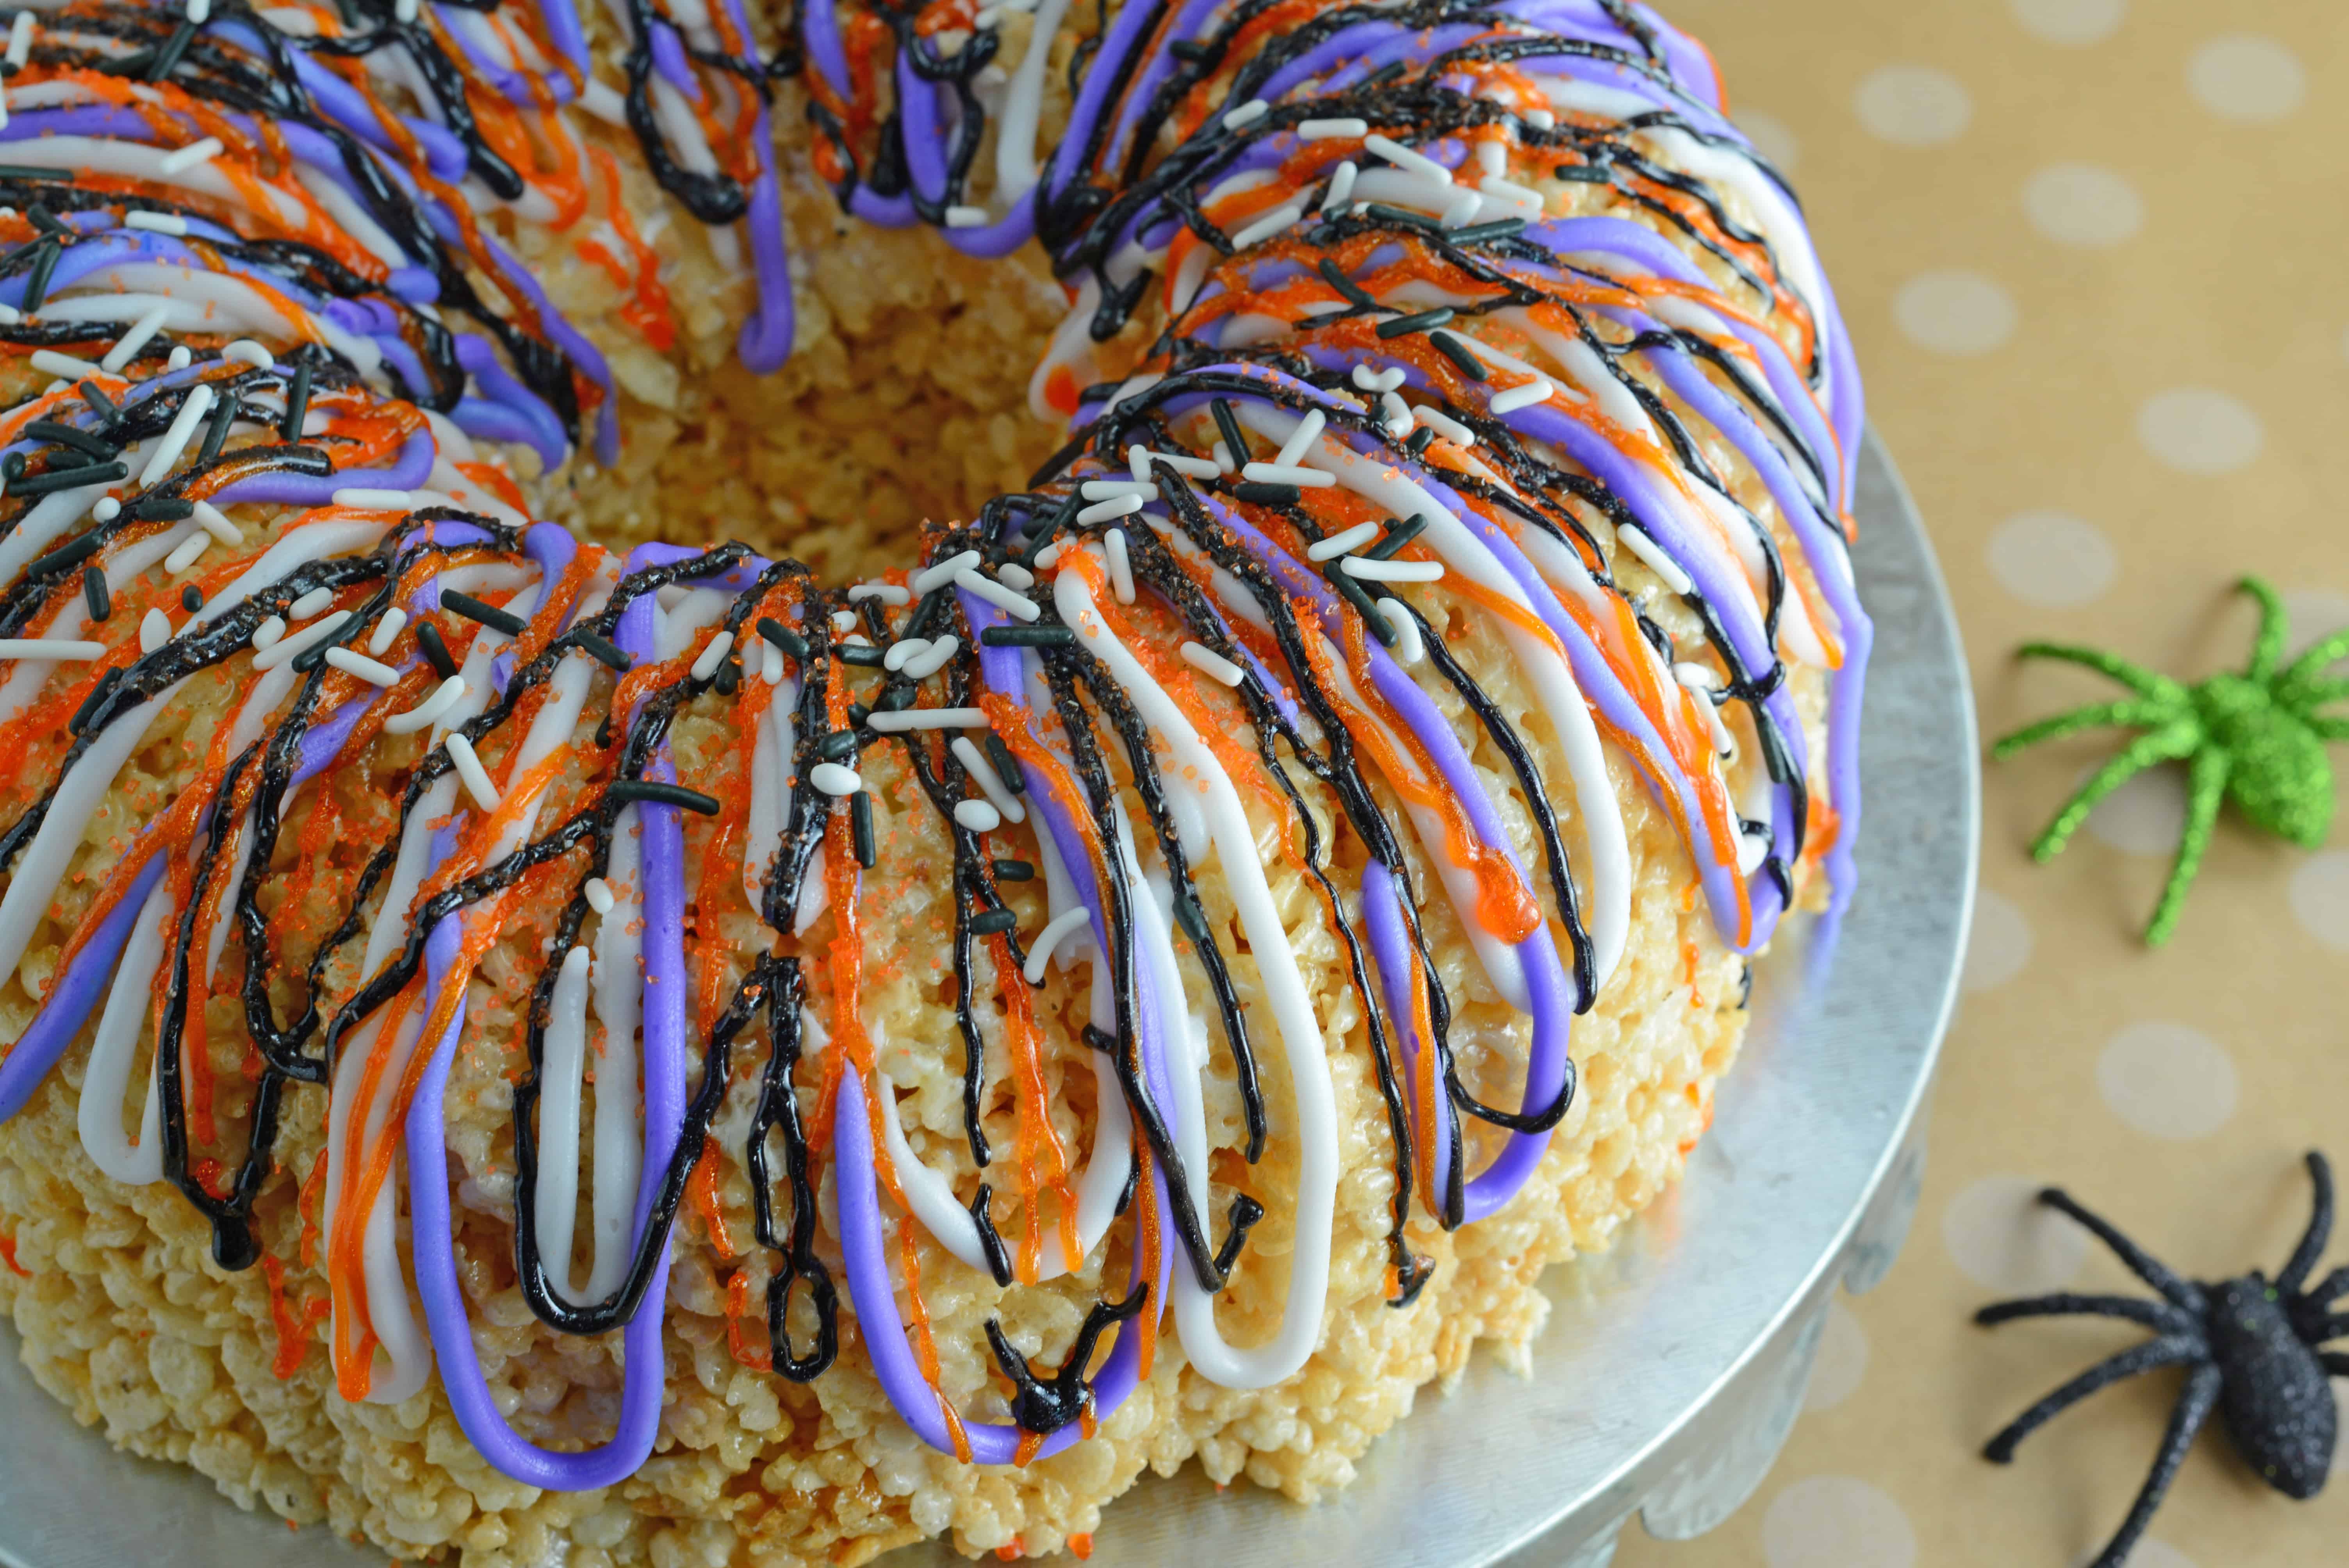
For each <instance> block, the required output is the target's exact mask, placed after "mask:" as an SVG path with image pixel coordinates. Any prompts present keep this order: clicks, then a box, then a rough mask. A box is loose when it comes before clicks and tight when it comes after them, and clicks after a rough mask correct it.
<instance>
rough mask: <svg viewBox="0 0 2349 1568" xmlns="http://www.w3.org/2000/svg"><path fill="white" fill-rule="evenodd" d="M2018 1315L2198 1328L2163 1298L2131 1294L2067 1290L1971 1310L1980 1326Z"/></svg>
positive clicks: (2172, 1331) (2168, 1329)
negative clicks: (2090, 1318)
mask: <svg viewBox="0 0 2349 1568" xmlns="http://www.w3.org/2000/svg"><path fill="white" fill-rule="evenodd" d="M2021 1317H2122V1318H2127V1320H2128V1321H2129V1322H2131V1323H2141V1324H2143V1325H2145V1326H2146V1327H2147V1328H2150V1329H2152V1330H2154V1331H2155V1332H2156V1333H2158V1334H2165V1335H2179V1336H2183V1335H2192V1334H2199V1333H2200V1332H2201V1329H2202V1326H2201V1323H2200V1321H2199V1319H2197V1318H2196V1316H2195V1315H2194V1314H2192V1313H2190V1312H2188V1311H2187V1310H2185V1309H2184V1308H2183V1307H2178V1306H2172V1305H2170V1304H2169V1303H2168V1302H2166V1301H2146V1300H2143V1299H2141V1298H2139V1297H2137V1296H2133V1295H2075V1294H2074V1293H2073V1292H2071V1291H2058V1292H2056V1293H2055V1294H2054V1295H2027V1296H2023V1297H2022V1298H2020V1299H2019V1300H2015V1301H2001V1302H1994V1303H1992V1305H1989V1306H1985V1307H1983V1308H1982V1310H1981V1311H1980V1312H1977V1313H1975V1314H1974V1321H1975V1322H1976V1323H1979V1324H1981V1325H1982V1326H1983V1327H1984V1328H1995V1327H1997V1326H1999V1325H2000V1324H2002V1323H2013V1321H2014V1320H2015V1319H2017V1318H2021Z"/></svg>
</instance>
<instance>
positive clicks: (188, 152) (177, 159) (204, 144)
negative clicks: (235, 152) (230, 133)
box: [155, 136, 228, 174]
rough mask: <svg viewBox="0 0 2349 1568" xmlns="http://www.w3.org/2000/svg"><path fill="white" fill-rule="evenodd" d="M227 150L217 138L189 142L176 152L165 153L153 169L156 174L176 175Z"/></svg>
mask: <svg viewBox="0 0 2349 1568" xmlns="http://www.w3.org/2000/svg"><path fill="white" fill-rule="evenodd" d="M227 150H228V148H227V146H226V145H225V144H224V143H222V140H221V139H220V138H219V137H217V136H208V137H206V138H204V139H202V141H191V142H190V143H188V145H187V146H185V147H182V148H180V149H179V150H176V151H172V152H167V153H165V154H164V155H163V158H162V161H160V163H158V164H156V165H155V169H156V171H157V172H158V173H161V174H177V173H179V172H180V171H181V170H183V169H193V168H194V167H195V166H196V165H197V164H199V163H208V162H210V161H211V160H212V156H213V154H215V153H221V152H226V151H227Z"/></svg>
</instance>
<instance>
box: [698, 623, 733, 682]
mask: <svg viewBox="0 0 2349 1568" xmlns="http://www.w3.org/2000/svg"><path fill="white" fill-rule="evenodd" d="M733 651H734V634H733V633H731V632H724V631H721V632H719V634H717V635H716V636H714V637H712V638H710V639H709V642H708V643H706V644H704V645H703V646H702V649H701V654H700V656H699V657H698V658H696V659H695V660H694V661H693V671H692V673H693V678H694V679H695V680H698V681H706V680H708V679H709V677H710V676H714V675H716V674H717V673H718V666H719V665H721V664H724V663H725V662H726V655H728V654H730V653H732V652H733Z"/></svg>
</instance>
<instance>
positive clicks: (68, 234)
mask: <svg viewBox="0 0 2349 1568" xmlns="http://www.w3.org/2000/svg"><path fill="white" fill-rule="evenodd" d="M25 221H26V222H28V223H30V224H32V225H33V227H34V228H36V229H38V230H39V231H40V232H42V233H44V234H47V235H49V236H50V237H52V238H54V239H59V240H70V239H72V238H73V231H72V230H71V229H68V228H67V227H66V226H65V225H64V224H63V223H60V222H57V214H56V213H55V212H52V211H49V210H48V208H47V207H46V206H44V205H43V204H42V203H40V202H38V201H34V202H29V203H27V204H26V208H25Z"/></svg>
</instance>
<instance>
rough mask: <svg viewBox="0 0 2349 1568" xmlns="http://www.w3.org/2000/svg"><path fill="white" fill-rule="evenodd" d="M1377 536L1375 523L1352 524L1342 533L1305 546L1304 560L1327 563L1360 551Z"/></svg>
mask: <svg viewBox="0 0 2349 1568" xmlns="http://www.w3.org/2000/svg"><path fill="white" fill-rule="evenodd" d="M1378 536H1379V525H1378V524H1377V523H1375V522H1358V523H1356V524H1354V526H1353V527H1351V528H1350V529H1348V530H1346V531H1345V532H1343V533H1333V534H1331V535H1330V537H1329V538H1327V539H1324V540H1322V541H1320V542H1318V543H1314V544H1309V545H1307V546H1306V547H1305V559H1306V560H1308V561H1328V560H1330V558H1331V557H1333V556H1339V555H1343V554H1345V553H1346V552H1348V551H1350V550H1360V549H1361V547H1362V546H1364V545H1365V544H1368V543H1369V542H1371V541H1372V540H1373V539H1376V538H1377V537H1378Z"/></svg>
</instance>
